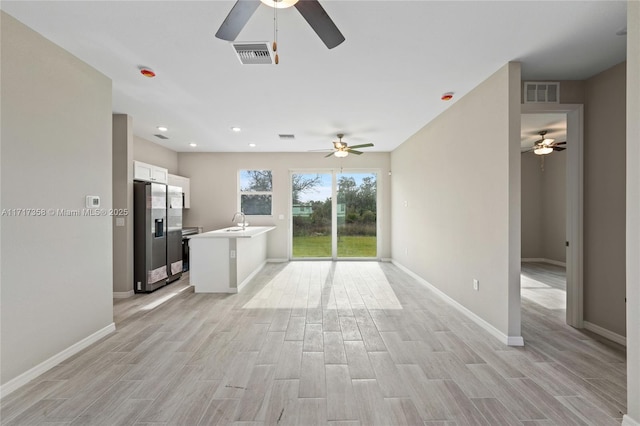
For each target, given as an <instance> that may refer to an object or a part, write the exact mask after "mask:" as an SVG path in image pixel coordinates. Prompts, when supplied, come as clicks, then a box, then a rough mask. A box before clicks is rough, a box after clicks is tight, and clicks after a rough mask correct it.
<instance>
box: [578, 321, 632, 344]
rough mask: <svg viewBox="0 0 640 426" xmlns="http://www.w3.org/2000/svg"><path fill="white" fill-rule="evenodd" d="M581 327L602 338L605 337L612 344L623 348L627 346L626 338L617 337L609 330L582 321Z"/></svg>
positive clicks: (616, 334) (617, 335)
mask: <svg viewBox="0 0 640 426" xmlns="http://www.w3.org/2000/svg"><path fill="white" fill-rule="evenodd" d="M582 327H584V328H585V329H586V330H589V331H591V332H593V333H596V334H599V335H600V336H602V337H606V338H607V339H609V340H611V341H613V342H616V343H619V344H621V345H623V346H627V338H626V337H624V336H621V335H619V334H618V333H614V332H613V331H611V330H607V329H606V328H603V327H600V326H599V325H596V324H593V323H590V322H589V321H582Z"/></svg>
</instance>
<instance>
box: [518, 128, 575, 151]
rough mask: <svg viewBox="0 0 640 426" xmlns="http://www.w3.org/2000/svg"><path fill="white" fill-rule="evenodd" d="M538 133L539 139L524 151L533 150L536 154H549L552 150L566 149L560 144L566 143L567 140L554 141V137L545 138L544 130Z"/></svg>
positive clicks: (545, 132)
mask: <svg viewBox="0 0 640 426" xmlns="http://www.w3.org/2000/svg"><path fill="white" fill-rule="evenodd" d="M538 134H539V135H540V140H538V141H536V142H535V144H534V145H533V148H531V149H529V150H528V151H526V152H530V151H533V153H534V154H536V155H546V154H551V153H552V152H553V151H564V150H565V149H567V148H565V147H562V146H560V145H566V143H567V142H555V139H552V138H546V137H545V135H546V134H547V131H546V130H542V131H540V132H538Z"/></svg>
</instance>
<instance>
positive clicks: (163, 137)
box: [153, 135, 169, 139]
mask: <svg viewBox="0 0 640 426" xmlns="http://www.w3.org/2000/svg"><path fill="white" fill-rule="evenodd" d="M153 136H155V137H156V138H159V139H169V138H168V137H166V136H165V135H153Z"/></svg>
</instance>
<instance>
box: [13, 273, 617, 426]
mask: <svg viewBox="0 0 640 426" xmlns="http://www.w3.org/2000/svg"><path fill="white" fill-rule="evenodd" d="M523 274H524V275H523V276H524V278H523V301H522V305H523V334H524V338H525V342H526V346H525V347H524V348H514V347H507V346H504V345H503V344H501V343H500V342H498V341H496V340H495V339H494V338H493V337H491V336H490V335H489V334H487V333H486V332H484V331H483V330H482V329H481V328H479V327H478V326H477V325H475V324H474V323H472V322H470V321H469V320H468V319H467V318H466V317H465V316H463V315H462V314H460V313H459V312H458V311H456V310H455V309H453V308H452V307H450V306H449V305H447V304H446V303H444V302H442V301H441V300H440V299H439V298H438V297H437V296H435V295H434V294H433V293H431V292H430V291H429V290H427V289H425V288H424V287H423V286H422V285H420V284H419V283H417V282H416V281H415V280H414V279H412V278H411V277H409V276H408V275H406V274H405V273H403V272H402V271H401V270H399V269H398V268H397V267H395V266H393V265H391V264H388V263H378V262H338V263H334V262H291V263H284V264H268V265H267V266H266V267H265V269H263V271H262V273H260V274H259V275H258V276H257V277H256V278H255V279H254V280H253V281H252V283H250V284H249V285H248V286H247V287H245V289H244V291H243V292H242V293H241V294H237V295H211V294H194V293H193V290H192V288H191V287H189V286H188V285H187V278H183V280H181V281H180V282H176V283H174V284H171V285H170V286H168V287H165V288H163V289H161V290H159V291H157V292H155V293H153V294H151V295H136V296H134V297H132V298H129V299H124V300H116V301H115V307H114V311H115V321H116V325H117V331H116V332H115V333H114V334H112V335H110V336H108V337H106V338H104V339H103V340H101V341H100V342H98V343H97V344H95V345H93V346H91V347H89V348H87V349H86V350H84V351H82V352H81V353H79V354H77V355H76V356H74V357H73V358H71V359H69V360H67V361H66V362H64V363H63V364H61V365H59V366H57V367H56V368H54V369H52V370H51V371H49V372H47V373H45V374H44V375H42V376H41V377H40V378H38V379H36V380H34V381H33V382H31V383H29V384H27V385H26V386H24V387H23V388H21V389H19V390H17V391H15V392H14V393H12V394H10V395H9V396H7V397H6V398H5V399H4V400H3V401H2V407H1V408H2V424H3V425H4V424H6V425H40V424H56V425H94V424H96V425H97V424H101V425H156V426H157V425H183V426H184V425H187V426H188V425H226V424H235V425H262V424H265V425H314V424H331V425H335V426H338V425H344V426H347V425H349V426H356V425H362V426H368V425H418V424H420V425H423V424H424V425H431V426H435V425H564V424H571V425H573V424H591V425H598V426H601V425H609V424H611V425H613V424H620V419H621V417H622V414H623V413H624V412H625V401H626V376H625V371H626V363H625V354H624V351H623V350H621V348H618V347H615V346H614V345H607V344H603V343H600V342H599V341H597V340H595V339H593V338H591V337H590V336H588V335H586V334H584V333H582V332H580V331H578V330H575V329H572V328H571V327H568V326H566V325H564V321H563V315H564V311H563V309H562V308H561V307H559V303H558V302H557V300H554V293H557V292H556V290H558V288H557V286H556V285H555V284H554V283H545V282H543V281H544V278H545V277H548V276H549V275H553V274H554V273H553V271H552V272H545V271H544V270H543V269H542V270H541V269H540V266H536V265H533V267H532V268H529V267H528V266H525V267H524V268H523ZM541 278H542V279H541ZM556 295H557V294H556Z"/></svg>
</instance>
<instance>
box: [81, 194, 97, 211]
mask: <svg viewBox="0 0 640 426" xmlns="http://www.w3.org/2000/svg"><path fill="white" fill-rule="evenodd" d="M85 206H86V207H87V208H88V209H97V208H98V207H100V197H99V196H97V195H87V198H86V200H85Z"/></svg>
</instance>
